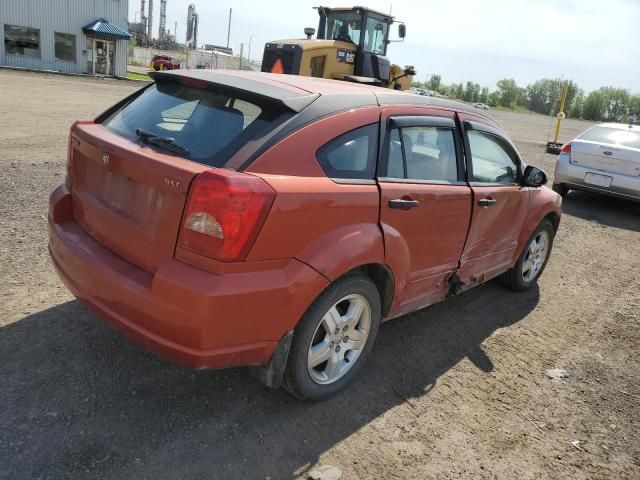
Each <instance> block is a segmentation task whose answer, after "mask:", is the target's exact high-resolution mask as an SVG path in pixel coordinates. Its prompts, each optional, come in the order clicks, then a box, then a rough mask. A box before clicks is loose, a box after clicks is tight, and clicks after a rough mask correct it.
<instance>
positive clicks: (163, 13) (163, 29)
mask: <svg viewBox="0 0 640 480" xmlns="http://www.w3.org/2000/svg"><path fill="white" fill-rule="evenodd" d="M149 1H153V0H149ZM166 37H167V0H160V30H159V31H158V40H159V41H161V42H163V41H165V40H167V38H166Z"/></svg>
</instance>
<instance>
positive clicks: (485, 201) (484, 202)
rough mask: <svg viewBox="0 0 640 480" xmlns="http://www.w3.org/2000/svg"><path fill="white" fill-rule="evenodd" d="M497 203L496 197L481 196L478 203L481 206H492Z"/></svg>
mask: <svg viewBox="0 0 640 480" xmlns="http://www.w3.org/2000/svg"><path fill="white" fill-rule="evenodd" d="M495 204H496V199H495V198H481V199H480V200H478V205H480V206H481V207H492V206H494V205H495Z"/></svg>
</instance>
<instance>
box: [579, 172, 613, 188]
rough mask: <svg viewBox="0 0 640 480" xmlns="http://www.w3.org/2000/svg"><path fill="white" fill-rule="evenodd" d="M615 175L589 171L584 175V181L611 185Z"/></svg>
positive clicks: (602, 185)
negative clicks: (610, 175)
mask: <svg viewBox="0 0 640 480" xmlns="http://www.w3.org/2000/svg"><path fill="white" fill-rule="evenodd" d="M612 181H613V177H609V176H607V175H600V174H598V173H591V172H589V173H587V174H585V176H584V183H588V184H589V185H595V186H597V187H610V186H611V182H612Z"/></svg>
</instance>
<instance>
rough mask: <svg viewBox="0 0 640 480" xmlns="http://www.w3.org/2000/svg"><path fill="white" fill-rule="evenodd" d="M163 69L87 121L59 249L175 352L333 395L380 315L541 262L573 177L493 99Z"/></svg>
mask: <svg viewBox="0 0 640 480" xmlns="http://www.w3.org/2000/svg"><path fill="white" fill-rule="evenodd" d="M151 76H152V77H153V79H154V81H155V82H154V83H152V84H150V85H149V86H147V87H145V88H143V89H141V90H140V91H138V92H136V93H134V94H133V95H131V96H129V97H127V98H125V99H124V100H122V101H121V102H119V103H118V104H116V105H114V106H113V107H112V108H110V109H109V110H107V111H106V112H104V113H103V114H101V115H100V116H98V117H97V118H96V119H95V120H83V121H78V122H76V123H75V124H74V125H73V126H72V127H71V132H70V135H69V148H68V172H67V178H66V181H65V184H64V185H61V186H60V187H58V188H57V189H56V190H55V191H54V192H53V194H52V195H51V200H50V208H49V250H50V253H51V258H52V260H53V263H54V265H55V267H56V269H57V271H58V273H59V275H60V277H61V278H62V280H63V281H64V283H65V284H66V285H67V287H68V288H69V289H70V290H71V291H72V292H73V294H74V295H75V296H76V297H78V299H80V300H81V301H82V302H84V303H85V304H87V305H88V306H89V307H90V308H91V309H92V310H94V311H95V312H96V313H97V314H98V315H99V316H100V317H102V318H103V319H104V320H105V321H106V322H108V323H109V324H110V325H112V326H114V327H115V328H116V329H118V330H119V331H121V332H122V333H123V334H125V335H126V336H128V337H129V338H131V339H132V340H134V341H136V342H139V343H141V344H143V345H145V346H146V347H148V348H149V349H151V350H153V351H155V352H157V353H158V354H160V355H163V356H166V357H169V358H171V359H173V360H175V361H177V362H180V363H183V364H186V365H189V366H192V367H196V368H222V367H232V366H240V365H250V366H253V367H254V369H253V370H254V372H255V374H256V376H258V378H259V379H260V380H261V381H262V382H264V383H265V384H266V385H268V386H271V387H274V388H276V387H279V386H284V388H286V390H288V391H289V392H290V393H292V394H293V395H295V396H297V397H299V398H307V399H313V400H319V399H322V398H325V397H327V396H330V395H332V394H333V393H335V392H337V391H339V390H340V389H342V388H344V387H345V386H346V385H348V384H349V383H350V382H351V381H353V379H354V377H356V375H357V374H358V372H359V371H360V370H361V368H363V366H364V363H365V361H366V359H367V357H368V356H369V354H370V352H371V349H372V348H373V345H374V342H375V340H376V335H377V333H378V328H379V326H380V323H381V322H382V321H384V320H388V319H391V318H393V317H397V316H399V315H403V314H405V313H408V312H411V311H414V310H417V309H420V308H424V307H426V306H428V305H432V304H434V303H436V302H440V301H442V300H444V299H445V298H446V297H447V296H449V295H453V294H457V293H460V292H463V291H464V290H467V289H469V288H472V287H474V286H476V285H479V284H481V283H483V282H486V281H488V280H490V279H492V278H494V277H497V278H498V280H499V281H500V282H501V283H502V284H504V285H505V286H506V287H508V288H511V289H514V290H525V289H527V288H529V287H531V286H532V285H533V284H534V283H535V282H536V281H537V279H538V277H539V276H540V275H541V274H542V271H543V270H544V267H545V264H546V263H547V260H548V259H549V255H550V253H551V247H552V244H553V238H554V235H555V233H556V230H557V228H558V224H559V222H560V204H561V199H560V196H559V195H557V194H556V193H554V192H553V191H552V190H550V189H548V188H547V187H545V186H544V184H545V183H546V175H545V173H544V172H543V171H541V170H539V169H537V168H534V167H531V166H525V164H524V163H523V161H522V159H521V158H520V156H519V154H518V151H517V150H516V148H515V146H514V145H513V143H512V142H511V141H510V140H509V138H508V137H507V135H505V133H504V132H503V131H502V130H501V129H500V127H499V126H498V125H497V124H496V122H495V121H494V120H493V119H491V117H488V116H486V115H485V114H484V113H482V112H479V111H478V110H477V109H473V110H472V109H470V108H468V107H466V106H465V105H463V104H460V103H454V102H449V101H445V100H440V99H437V98H431V97H422V96H418V95H412V94H408V93H401V92H395V91H392V90H388V89H383V88H378V87H372V86H365V85H360V84H355V83H347V82H340V81H334V80H323V79H317V78H308V77H300V76H290V75H277V74H269V73H256V72H239V71H204V70H196V71H185V70H177V71H172V72H155V73H151Z"/></svg>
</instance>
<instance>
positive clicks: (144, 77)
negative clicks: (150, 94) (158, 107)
mask: <svg viewBox="0 0 640 480" xmlns="http://www.w3.org/2000/svg"><path fill="white" fill-rule="evenodd" d="M127 78H128V79H130V80H144V81H146V82H150V81H151V77H150V76H149V75H145V74H144V73H135V72H127Z"/></svg>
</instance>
